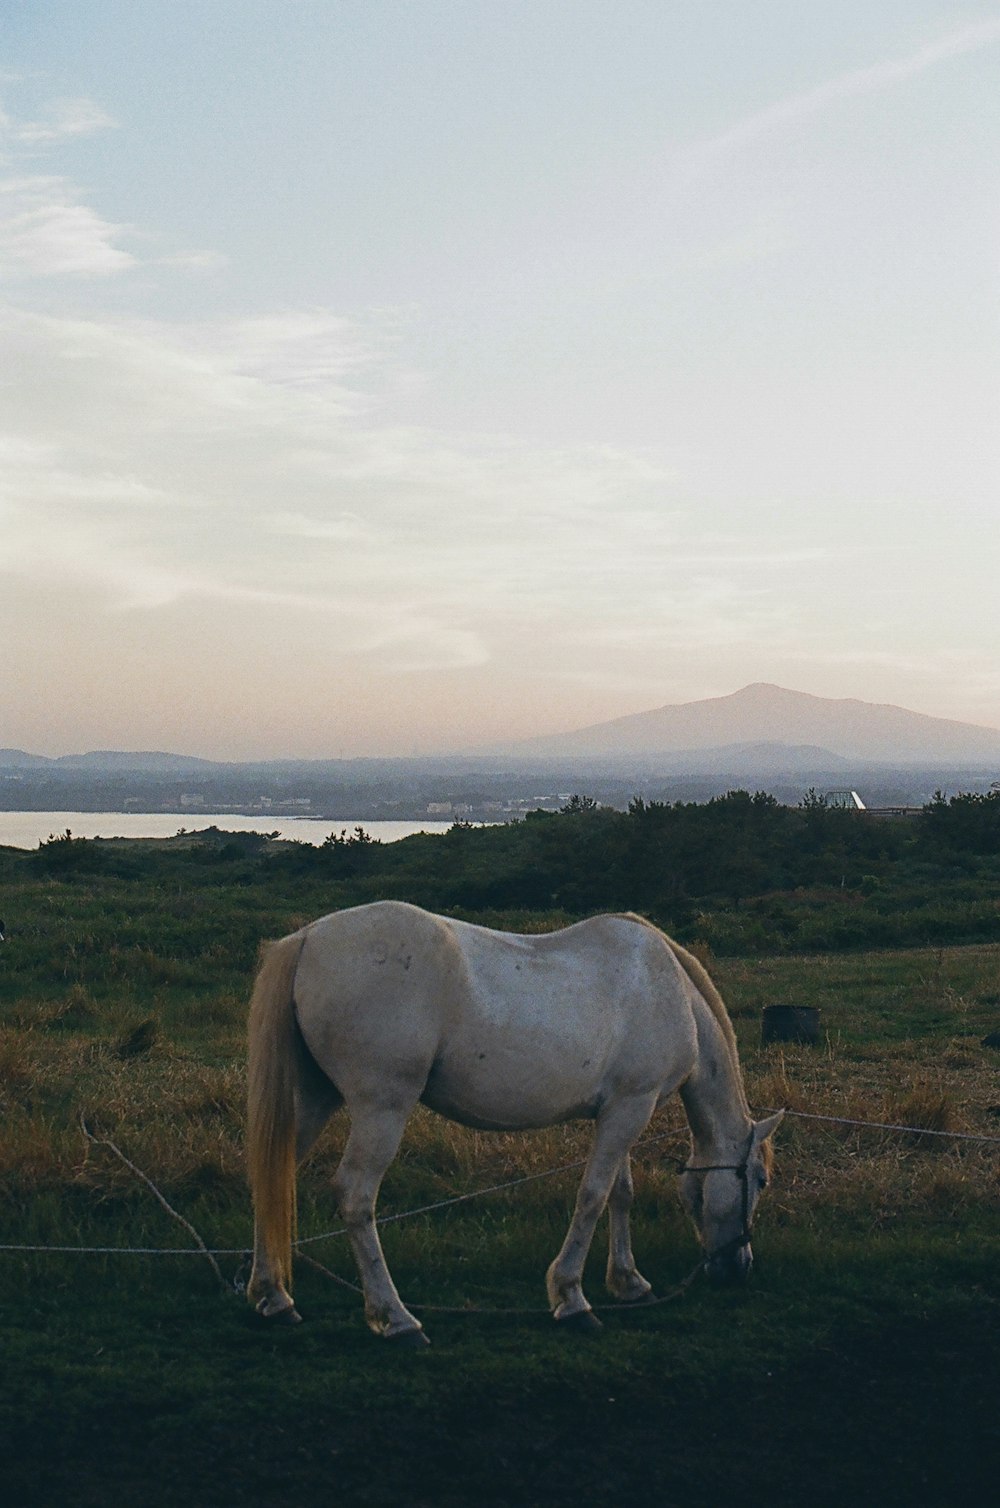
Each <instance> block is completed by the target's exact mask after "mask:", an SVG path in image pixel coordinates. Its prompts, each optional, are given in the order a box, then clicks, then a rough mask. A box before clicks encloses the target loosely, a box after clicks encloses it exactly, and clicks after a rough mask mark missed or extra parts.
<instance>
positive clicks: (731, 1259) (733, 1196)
mask: <svg viewBox="0 0 1000 1508" xmlns="http://www.w3.org/2000/svg"><path fill="white" fill-rule="evenodd" d="M784 1113H785V1112H784V1111H783V1110H779V1111H778V1112H777V1113H776V1114H775V1115H771V1116H768V1118H767V1120H763V1121H756V1122H755V1123H754V1124H753V1126H752V1127H751V1130H750V1136H749V1139H748V1141H747V1144H746V1146H745V1147H744V1148H743V1151H742V1155H741V1156H740V1157H739V1158H738V1160H735V1161H733V1162H731V1163H729V1162H726V1163H714V1162H713V1163H699V1162H698V1160H697V1158H695V1159H694V1161H693V1162H692V1163H690V1164H689V1165H688V1166H687V1167H686V1168H685V1169H684V1170H683V1175H682V1177H681V1199H682V1200H683V1202H684V1207H685V1209H686V1210H687V1212H688V1214H689V1215H690V1216H691V1219H692V1221H693V1222H694V1228H695V1230H696V1231H697V1232H698V1239H699V1240H700V1241H701V1244H702V1245H703V1246H704V1248H705V1270H706V1272H707V1273H708V1275H709V1277H710V1278H712V1279H713V1280H714V1281H715V1282H718V1283H733V1282H742V1281H743V1280H744V1279H745V1278H747V1277H749V1275H750V1269H751V1267H752V1266H753V1252H752V1251H751V1249H750V1231H751V1228H752V1226H753V1216H754V1210H755V1209H756V1208H757V1201H758V1199H759V1198H760V1196H761V1194H762V1193H763V1192H764V1190H765V1189H766V1188H767V1185H768V1182H769V1179H770V1175H771V1163H772V1152H771V1137H772V1136H773V1134H774V1132H775V1131H776V1130H777V1129H778V1125H779V1123H780V1121H781V1118H782V1116H783V1115H784Z"/></svg>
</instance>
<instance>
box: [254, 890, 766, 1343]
mask: <svg viewBox="0 0 1000 1508" xmlns="http://www.w3.org/2000/svg"><path fill="white" fill-rule="evenodd" d="M675 1090H679V1091H680V1094H681V1098H682V1100H683V1103H684V1108H685V1111H686V1113H687V1118H688V1122H689V1124H690V1127H691V1132H692V1138H693V1156H692V1159H691V1161H690V1165H689V1167H688V1168H687V1169H685V1171H684V1176H683V1178H682V1180H681V1194H682V1198H683V1200H684V1203H685V1205H686V1207H687V1209H688V1212H689V1214H690V1215H691V1217H692V1219H693V1221H694V1224H695V1228H696V1230H697V1232H698V1234H699V1237H700V1239H701V1241H702V1244H703V1246H704V1249H705V1253H706V1255H705V1265H706V1268H707V1269H708V1271H709V1273H710V1275H713V1276H715V1277H717V1278H721V1279H725V1278H739V1277H745V1276H746V1275H747V1273H748V1272H749V1269H750V1265H751V1262H752V1255H751V1250H750V1227H751V1223H752V1220H753V1212H754V1207H755V1205H756V1203H757V1199H758V1197H759V1195H760V1192H761V1189H762V1188H764V1187H765V1185H766V1183H767V1179H768V1172H769V1169H770V1163H771V1147H770V1140H769V1138H770V1137H771V1135H772V1133H773V1131H774V1130H775V1128H776V1127H777V1125H778V1122H779V1121H780V1119H781V1116H782V1114H783V1112H779V1113H778V1114H776V1115H772V1116H771V1117H770V1118H769V1119H768V1120H764V1121H760V1122H758V1123H756V1124H755V1123H754V1122H753V1120H752V1119H751V1117H750V1112H749V1110H748V1108H747V1101H746V1095H745V1093H744V1090H743V1080H742V1076H741V1073H740V1065H739V1059H738V1057H737V1053H736V1039H735V1036H734V1034H733V1028H732V1024H731V1023H730V1020H729V1016H728V1015H727V1013H726V1008H725V1006H724V1005H723V1003H722V1000H721V999H720V997H719V994H718V992H717V991H716V989H715V987H714V985H713V984H712V982H711V980H710V979H709V978H708V975H707V974H706V972H705V970H704V969H703V968H702V967H701V965H700V964H699V963H698V961H697V960H696V959H695V958H693V957H692V956H691V955H690V954H689V953H686V952H685V951H684V949H683V948H680V947H678V945H677V944H676V943H674V942H672V941H671V940H670V939H669V938H668V937H666V936H665V934H664V933H662V932H660V931H658V930H657V929H656V928H655V927H654V926H652V925H651V924H650V923H649V922H646V921H644V920H643V919H642V918H641V917H637V916H597V917H593V918H592V919H591V920H589V921H584V922H579V923H578V924H577V925H576V926H572V927H567V928H566V929H565V930H563V931H560V932H552V933H547V934H542V935H537V936H522V935H520V934H513V933H507V932H495V931H491V930H488V929H487V928H484V927H474V926H471V925H469V924H468V923H466V922H459V921H453V920H451V919H449V918H448V917H443V916H433V915H431V914H430V913H429V912H426V911H421V910H420V909H419V908H418V907H416V906H409V905H405V904H403V903H401V902H396V901H377V902H375V903H374V904H373V905H368V906H358V907H355V908H353V909H351V910H347V911H339V912H335V913H334V914H333V915H331V916H325V917H322V918H321V919H320V920H319V921H315V922H312V923H311V924H310V925H309V926H307V927H303V928H302V930H301V931H299V932H295V933H293V934H292V935H291V936H289V937H285V938H283V939H281V941H279V942H276V943H273V944H271V945H270V947H269V948H268V949H267V950H266V952H265V955H264V958H263V962H262V965H261V968H260V971H259V973H258V976H257V981H256V985H255V988H254V993H253V999H252V1002H251V1010H250V1067H249V1099H248V1111H249V1114H248V1130H247V1142H248V1160H249V1172H250V1182H251V1187H252V1189H253V1197H254V1213H255V1229H254V1265H253V1273H252V1275H251V1278H250V1283H249V1285H248V1297H249V1298H250V1301H251V1302H252V1303H253V1304H255V1305H256V1308H257V1310H258V1312H259V1313H260V1314H261V1315H263V1316H264V1317H265V1318H268V1319H283V1320H285V1321H286V1322H289V1321H290V1322H294V1321H296V1320H297V1319H298V1318H299V1316H298V1314H297V1312H296V1310H295V1307H294V1304H293V1302H292V1298H291V1295H290V1292H289V1285H290V1278H291V1261H292V1244H293V1239H294V1225H295V1170H296V1165H297V1163H298V1162H300V1161H301V1159H302V1158H303V1157H305V1155H306V1153H307V1152H308V1151H309V1149H310V1147H312V1145H313V1143H314V1142H315V1140H316V1138H317V1137H318V1136H319V1134H320V1132H321V1131H322V1129H323V1127H324V1126H325V1124H326V1122H327V1120H328V1119H329V1117H330V1116H331V1115H332V1113H333V1112H334V1110H336V1109H337V1108H338V1107H339V1106H340V1105H346V1107H347V1110H348V1113H349V1115H350V1119H351V1128H350V1134H349V1135H348V1138H347V1144H346V1146H345V1148H344V1153H343V1156H342V1158H341V1160H340V1164H339V1166H338V1168H337V1172H336V1175H335V1177H334V1181H333V1187H334V1194H335V1196H336V1199H337V1203H338V1205H339V1208H340V1214H341V1217H342V1219H343V1221H344V1223H345V1225H346V1227H347V1231H348V1236H349V1240H350V1243H351V1248H352V1251H353V1255H354V1259H355V1262H356V1263H357V1268H358V1272H359V1274H360V1277H361V1283H362V1286H363V1290H364V1304H365V1316H366V1318H367V1321H368V1324H369V1325H370V1326H371V1328H372V1329H373V1330H374V1331H375V1332H376V1334H379V1335H383V1336H386V1337H390V1338H399V1339H409V1340H411V1341H417V1342H422V1341H423V1340H424V1336H423V1333H422V1327H421V1325H420V1322H419V1320H417V1319H416V1318H415V1317H414V1316H413V1315H412V1314H411V1313H410V1312H409V1310H408V1309H407V1308H406V1307H405V1305H404V1304H403V1302H402V1300H401V1299H400V1297H399V1294H398V1293H397V1291H396V1288H395V1286H394V1284H393V1281H392V1278H391V1277H390V1275H389V1270H388V1268H387V1266H386V1262H385V1257H384V1255H383V1253H382V1247H381V1243H380V1241H379V1237H378V1232H377V1230H376V1226H375V1201H376V1198H377V1196H378V1191H379V1186H380V1184H381V1182H382V1178H383V1177H384V1175H385V1172H386V1170H387V1168H388V1167H389V1165H390V1163H391V1162H392V1160H393V1158H394V1157H395V1155H396V1152H397V1150H398V1148H399V1144H400V1141H401V1139H402V1136H403V1130H404V1128H405V1126H406V1123H407V1120H408V1119H409V1117H410V1114H411V1112H412V1111H413V1109H414V1107H415V1106H416V1105H417V1103H418V1102H421V1103H423V1104H424V1105H428V1106H429V1107H430V1108H431V1109H432V1110H436V1111H437V1112H438V1113H439V1114H440V1115H443V1116H446V1117H447V1118H448V1119H449V1120H453V1121H458V1122H459V1123H460V1124H462V1125H465V1126H476V1127H479V1128H481V1129H487V1130H497V1131H521V1130H527V1129H529V1128H531V1127H538V1126H551V1125H555V1124H556V1123H557V1122H561V1121H569V1120H574V1119H580V1118H583V1119H588V1120H592V1121H593V1122H594V1127H595V1129H594V1138H593V1144H592V1147H591V1152H590V1156H589V1159H588V1161H587V1165H586V1169H585V1171H584V1174H583V1178H582V1180H581V1183H580V1187H579V1192H578V1194H577V1198H576V1208H575V1211H574V1214H573V1219H572V1222H571V1224H570V1227H569V1231H568V1233H567V1235H566V1239H565V1241H564V1242H563V1245H562V1249H561V1250H560V1252H559V1254H558V1256H557V1257H556V1259H555V1261H554V1262H553V1263H552V1265H551V1267H550V1268H549V1270H548V1274H547V1278H546V1283H547V1289H548V1296H549V1302H550V1304H551V1307H552V1310H553V1314H554V1316H555V1318H556V1319H557V1320H560V1321H563V1322H564V1323H565V1322H570V1323H573V1324H575V1325H576V1326H578V1327H580V1328H586V1327H588V1326H589V1327H594V1326H596V1325H597V1320H596V1317H595V1316H594V1315H593V1312H592V1310H591V1307H590V1305H589V1304H588V1302H587V1300H586V1298H585V1297H584V1293H583V1288H582V1286H581V1284H582V1277H583V1267H584V1261H585V1259H586V1256H587V1252H588V1250H589V1248H590V1243H591V1240H592V1238H593V1235H594V1229H595V1226H596V1224H597V1221H598V1220H599V1218H600V1216H601V1214H602V1212H603V1210H604V1207H605V1204H607V1205H608V1206H609V1207H610V1221H611V1232H610V1247H609V1254H608V1266H607V1286H608V1289H609V1290H610V1292H611V1294H612V1295H613V1296H614V1298H615V1299H617V1300H619V1301H620V1302H625V1303H628V1302H641V1301H642V1300H643V1299H649V1298H650V1297H651V1290H650V1285H649V1283H647V1281H646V1279H645V1278H644V1277H642V1275H641V1274H640V1273H639V1271H638V1270H637V1268H636V1265H635V1259H634V1257H633V1256H632V1245H631V1239H630V1235H629V1206H630V1204H631V1201H632V1176H631V1171H630V1165H629V1149H630V1148H631V1146H632V1144H633V1142H634V1141H635V1140H636V1138H637V1137H638V1136H639V1135H640V1134H641V1133H642V1131H643V1129H644V1127H645V1126H646V1124H647V1122H648V1121H649V1118H650V1116H651V1115H652V1114H653V1112H654V1111H655V1110H656V1109H657V1108H658V1106H660V1105H662V1104H663V1103H664V1101H665V1100H666V1099H667V1098H668V1097H669V1096H670V1095H671V1094H673V1093H674V1091H675Z"/></svg>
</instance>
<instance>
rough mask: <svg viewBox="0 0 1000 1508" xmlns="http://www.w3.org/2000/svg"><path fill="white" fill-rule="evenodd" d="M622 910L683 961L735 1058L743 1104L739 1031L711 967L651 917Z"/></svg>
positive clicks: (744, 1101)
mask: <svg viewBox="0 0 1000 1508" xmlns="http://www.w3.org/2000/svg"><path fill="white" fill-rule="evenodd" d="M623 914H624V916H625V917H626V918H627V920H628V921H630V922H641V923H642V925H643V926H644V927H648V928H649V930H650V931H651V932H655V933H656V935H657V937H660V938H662V939H663V941H664V942H665V943H666V945H667V947H668V948H669V949H670V951H671V953H672V954H673V955H674V957H675V958H676V959H677V962H678V963H679V964H680V966H681V968H682V969H683V970H684V972H685V974H686V975H687V976H688V978H689V979H690V981H691V983H692V984H693V985H694V987H695V989H696V990H697V991H698V993H699V995H701V997H702V999H703V1000H704V1002H705V1004H706V1005H707V1006H708V1008H709V1010H710V1011H711V1012H712V1015H713V1016H714V1017H715V1019H716V1021H717V1022H718V1023H719V1030H720V1031H721V1032H722V1036H723V1040H724V1041H725V1044H726V1048H727V1050H728V1052H729V1057H730V1059H731V1061H732V1065H733V1074H734V1076H735V1078H736V1083H737V1084H738V1085H739V1092H740V1095H741V1097H742V1099H743V1103H744V1105H746V1103H747V1097H746V1090H745V1088H744V1086H743V1070H742V1068H741V1067H740V1055H739V1051H738V1049H737V1046H736V1033H735V1032H734V1031H733V1023H732V1021H731V1020H730V1018H729V1012H728V1011H727V1010H726V1003H725V1001H724V1000H723V998H722V996H721V995H720V994H719V992H718V990H717V989H716V987H715V985H714V984H713V983H712V980H711V978H710V977H709V974H708V970H707V969H706V968H705V966H704V964H703V963H701V962H700V960H699V959H697V958H695V956H694V954H693V953H689V952H688V950H687V949H686V948H682V947H681V945H680V943H678V942H674V940H673V938H672V937H668V936H667V934H666V932H664V931H663V929H662V928H661V927H657V926H656V925H655V924H654V923H653V922H651V921H650V920H649V918H648V917H645V916H639V915H638V914H637V913H636V912H634V911H626V912H624V913H623Z"/></svg>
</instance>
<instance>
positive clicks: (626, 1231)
mask: <svg viewBox="0 0 1000 1508" xmlns="http://www.w3.org/2000/svg"><path fill="white" fill-rule="evenodd" d="M634 1194H635V1185H634V1184H633V1182H632V1159H631V1158H630V1156H629V1154H628V1153H627V1152H626V1153H625V1156H624V1157H623V1158H622V1160H621V1163H620V1164H619V1167H618V1172H617V1173H616V1174H615V1181H614V1183H613V1184H612V1185H611V1193H610V1194H609V1196H608V1216H609V1219H610V1224H611V1232H610V1236H609V1239H608V1270H607V1274H606V1277H605V1282H606V1284H607V1288H608V1292H609V1293H610V1294H611V1295H612V1297H613V1298H616V1299H618V1300H619V1302H620V1303H622V1304H641V1303H642V1301H643V1299H648V1298H649V1297H650V1295H651V1294H652V1292H653V1289H652V1285H651V1284H650V1283H647V1282H646V1279H645V1278H644V1277H643V1276H642V1273H641V1272H639V1270H638V1268H637V1267H636V1265H635V1257H634V1256H633V1255H632V1232H631V1229H630V1227H629V1211H630V1210H631V1208H632V1199H633V1196H634Z"/></svg>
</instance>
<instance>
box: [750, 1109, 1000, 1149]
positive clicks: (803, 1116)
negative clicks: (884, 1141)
mask: <svg viewBox="0 0 1000 1508" xmlns="http://www.w3.org/2000/svg"><path fill="white" fill-rule="evenodd" d="M767 1113H768V1114H773V1112H770V1111H769V1112H767ZM785 1114H786V1115H789V1116H792V1115H793V1116H795V1118H796V1119H797V1120H802V1121H830V1122H832V1123H833V1124H834V1125H837V1126H865V1127H867V1128H868V1129H869V1130H871V1131H903V1132H907V1133H908V1134H909V1135H912V1136H943V1137H944V1138H945V1139H946V1140H947V1141H981V1142H996V1143H1000V1136H980V1135H977V1134H976V1133H975V1132H973V1131H932V1130H931V1128H930V1127H929V1126H896V1125H893V1124H891V1123H890V1122H888V1121H860V1120H853V1119H852V1118H851V1117H850V1116H847V1115H818V1114H815V1113H812V1112H810V1111H808V1110H786V1111H785Z"/></svg>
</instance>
